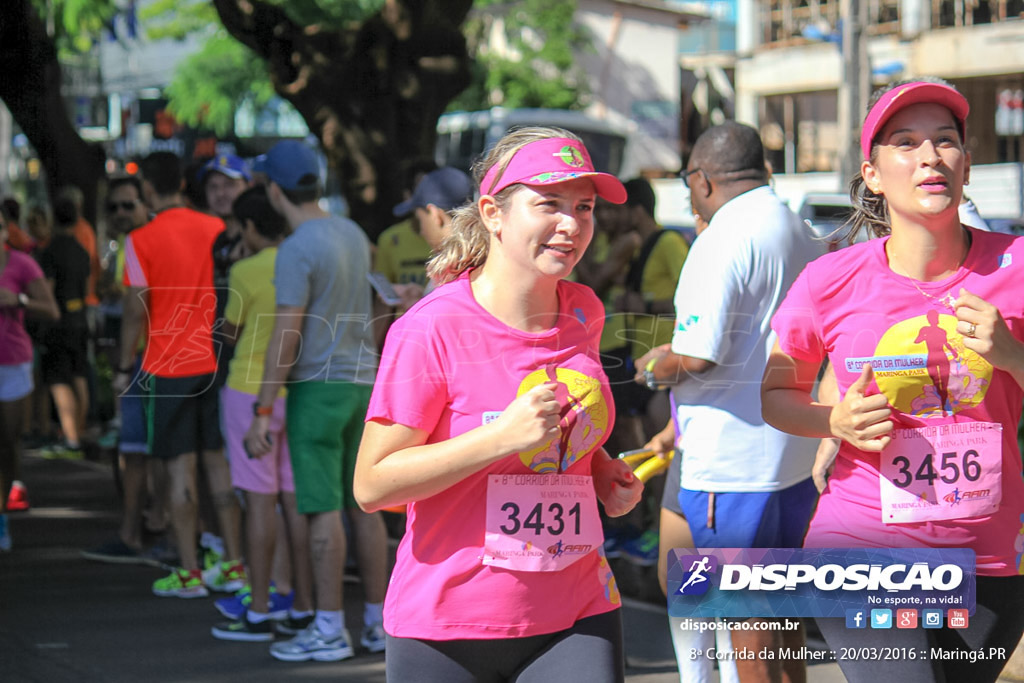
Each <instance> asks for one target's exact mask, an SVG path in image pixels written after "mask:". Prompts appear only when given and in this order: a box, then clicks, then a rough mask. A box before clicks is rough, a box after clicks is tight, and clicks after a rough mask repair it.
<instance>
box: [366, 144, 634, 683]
mask: <svg viewBox="0 0 1024 683" xmlns="http://www.w3.org/2000/svg"><path fill="white" fill-rule="evenodd" d="M476 178H477V180H478V182H480V198H479V199H478V200H477V201H476V202H473V203H470V204H468V205H466V206H464V207H462V208H461V209H458V210H457V211H456V214H455V218H454V221H453V224H452V227H451V235H450V236H449V237H448V238H446V240H445V241H444V243H443V244H442V246H441V248H440V250H439V253H438V254H437V255H436V256H435V258H434V260H433V261H432V262H431V264H430V266H429V271H430V274H431V276H432V277H433V279H434V280H435V281H436V282H438V284H439V285H440V286H438V287H437V288H436V289H435V290H434V291H433V292H431V293H430V294H429V295H427V296H426V297H425V298H423V299H422V300H421V301H419V302H418V303H417V304H416V305H415V306H413V308H411V309H410V310H409V312H407V313H406V314H405V315H403V316H402V317H401V318H400V319H399V320H398V322H396V323H395V325H394V326H393V327H392V328H391V330H390V331H389V333H388V337H387V341H386V343H385V345H384V351H383V355H382V358H381V362H380V370H379V372H378V375H377V382H376V384H375V387H374V392H373V397H372V399H371V401H370V408H369V412H368V414H367V418H366V419H367V421H366V427H365V431H364V433H363V441H362V446H361V448H360V451H359V458H358V461H357V464H356V473H355V485H354V488H355V495H356V498H357V499H358V500H359V503H360V505H361V506H362V507H363V509H365V510H367V511H371V510H379V509H381V508H384V507H388V506H392V505H402V504H409V507H408V525H407V530H406V534H405V536H404V537H403V539H402V542H401V545H400V546H399V549H398V556H397V560H396V566H395V570H394V574H393V576H392V578H391V582H390V584H389V587H388V593H387V598H386V600H385V606H384V628H385V631H387V633H388V639H387V653H388V654H387V670H388V678H389V680H395V681H404V680H417V681H446V682H448V681H504V680H511V679H513V678H516V679H517V680H559V679H561V680H588V681H592V682H595V683H596V682H599V681H608V682H611V681H621V680H623V678H624V658H623V651H622V625H621V621H620V617H619V613H618V607H619V604H620V599H619V594H618V590H617V589H616V587H615V579H614V577H613V576H612V573H611V571H610V569H609V567H608V562H607V560H606V558H605V557H604V553H603V549H602V542H603V536H602V534H601V525H600V520H599V518H598V513H597V501H598V500H600V501H601V503H602V504H603V505H604V507H605V510H606V512H607V513H608V514H610V515H613V516H614V515H621V514H625V513H626V512H627V511H629V510H630V509H632V507H633V506H634V505H635V504H636V503H637V501H638V500H639V499H640V494H641V491H642V488H643V485H642V484H641V483H640V482H639V481H638V480H637V479H635V478H634V477H633V476H632V473H631V472H630V471H629V468H628V467H627V466H626V465H625V464H623V463H621V462H619V461H617V460H613V459H611V458H610V457H609V456H608V454H607V453H606V452H605V451H604V449H603V448H601V444H602V443H604V441H605V439H607V436H608V433H609V432H610V430H611V427H612V423H613V419H614V415H613V412H612V411H613V406H612V402H611V395H610V392H609V388H608V382H607V379H606V377H605V375H604V373H603V371H602V369H601V362H600V357H599V355H598V343H599V341H600V337H601V328H602V325H603V323H604V309H603V307H602V305H601V302H600V301H599V300H598V299H597V297H596V296H595V295H594V293H593V292H592V291H591V290H590V289H588V288H586V287H584V286H582V285H579V284H575V283H572V282H568V281H566V280H565V279H564V278H565V277H566V276H568V275H569V273H570V272H571V271H572V269H573V267H574V266H575V265H576V263H577V262H578V261H579V259H580V257H581V256H582V255H583V252H584V250H585V249H586V248H587V245H588V244H589V243H590V240H591V238H592V236H593V232H594V222H593V210H594V202H595V201H596V196H597V195H600V196H601V197H604V198H605V199H608V200H609V201H612V202H615V203H621V202H622V201H623V200H624V199H625V190H624V189H623V187H622V184H621V183H620V182H619V181H618V180H617V179H615V178H614V177H613V176H610V175H607V174H604V173H598V172H596V171H595V170H594V167H593V164H592V163H591V161H590V155H589V154H588V153H587V150H586V148H585V147H584V146H583V144H582V142H581V141H580V140H579V139H578V138H577V137H576V136H575V135H573V134H571V133H569V132H567V131H563V130H560V129H553V128H527V129H521V130H518V131H515V132H512V133H509V134H508V135H506V136H505V137H504V138H503V139H502V140H501V141H500V142H499V143H498V144H497V145H496V146H495V147H494V148H493V150H492V151H491V152H490V153H489V154H488V156H487V157H486V158H485V159H484V160H483V161H482V163H481V164H480V165H479V167H478V168H477V172H476Z"/></svg>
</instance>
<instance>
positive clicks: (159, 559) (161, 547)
mask: <svg viewBox="0 0 1024 683" xmlns="http://www.w3.org/2000/svg"><path fill="white" fill-rule="evenodd" d="M139 560H140V561H141V562H142V564H148V565H150V566H151V567H159V568H160V569H166V570H168V571H172V570H173V569H174V568H175V567H177V566H178V564H179V563H180V562H181V560H180V559H178V551H177V550H175V549H174V545H173V544H172V543H171V541H170V539H168V538H167V537H166V536H165V537H164V538H161V539H160V540H158V541H157V542H156V543H154V544H153V545H151V546H150V547H148V548H146V549H145V550H143V551H142V553H141V554H140V555H139Z"/></svg>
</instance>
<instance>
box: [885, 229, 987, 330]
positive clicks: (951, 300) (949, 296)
mask: <svg viewBox="0 0 1024 683" xmlns="http://www.w3.org/2000/svg"><path fill="white" fill-rule="evenodd" d="M964 238H965V239H964V250H963V255H962V256H961V257H960V259H959V260H958V261H957V266H956V269H959V268H960V266H962V265H963V263H964V261H966V260H967V253H968V252H969V251H970V249H971V233H970V232H967V231H966V230H965V231H964ZM889 259H890V260H891V261H892V262H893V263H894V264H896V265H897V266H899V269H900V270H902V271H903V275H904V277H906V278H907V280H909V281H910V284H912V285H913V286H914V289H916V290H917V291H918V293H920V294H921V296H923V297H925V298H926V299H931V300H932V301H935V302H937V303H939V304H941V305H942V306H944V307H946V308H948V309H949V310H950V311H952V312H953V314H954V315H955V314H956V297H955V296H953V292H952V291H948V292H946V295H945V296H942V297H938V296H935V295H933V294H929V293H928V292H926V291H924V290H923V289H921V287H920V286H919V285H918V284H917V280H915V279H914V278H913V277H911V276H910V274H909V273H910V271H909V270H907V269H906V268H904V267H903V264H902V263H900V261H899V259H898V258H896V252H895V250H894V251H892V252H891V253H890V254H889ZM954 270H955V269H954Z"/></svg>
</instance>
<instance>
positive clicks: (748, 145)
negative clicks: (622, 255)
mask: <svg viewBox="0 0 1024 683" xmlns="http://www.w3.org/2000/svg"><path fill="white" fill-rule="evenodd" d="M682 177H683V182H685V183H686V184H687V186H688V187H689V188H690V202H691V205H692V208H693V211H694V214H695V216H696V217H697V218H699V220H698V224H702V223H706V224H707V228H706V229H704V230H702V231H701V233H700V234H699V236H698V238H697V240H696V241H695V242H694V244H693V246H692V247H691V249H690V255H689V257H688V258H687V259H686V263H685V264H684V266H683V270H682V273H681V275H680V278H679V285H678V287H677V289H676V295H675V308H676V327H675V331H674V333H673V336H672V343H671V344H666V345H663V346H660V347H658V348H656V349H654V350H652V351H651V352H650V353H648V354H647V355H645V356H644V357H643V358H642V359H641V360H640V362H638V363H637V367H638V369H639V372H638V376H637V380H638V381H644V382H647V383H648V384H658V385H662V386H665V385H668V386H671V387H672V397H673V399H674V403H675V406H676V415H675V425H673V424H671V423H670V424H669V425H668V426H667V427H666V429H665V430H664V431H662V433H661V434H659V436H658V437H655V439H654V440H652V444H655V443H656V442H664V443H662V445H661V450H670V449H671V447H672V444H673V442H675V443H676V447H677V448H678V449H679V451H680V453H681V458H682V463H681V478H680V485H681V489H680V492H679V498H678V503H679V510H681V512H682V514H683V515H684V516H685V520H686V522H688V523H689V528H690V532H691V533H692V536H693V543H694V545H695V547H704V548H715V547H717V548H756V547H761V548H774V547H800V546H801V544H802V541H803V535H804V532H805V531H806V528H807V523H808V521H809V520H810V517H811V512H812V510H813V507H814V501H815V500H816V498H817V491H816V489H815V487H814V484H813V482H812V480H811V466H812V464H813V461H814V452H815V449H816V447H817V441H812V440H810V439H803V438H799V437H794V436H791V435H789V434H784V433H782V432H780V431H778V430H776V429H774V428H772V427H770V426H768V425H766V424H765V423H764V420H763V419H762V418H761V401H760V384H761V375H762V373H763V372H764V366H765V362H766V360H767V357H768V353H769V352H770V351H771V348H772V345H773V343H774V340H775V334H774V333H773V332H772V330H771V327H770V325H769V322H770V320H771V317H772V314H773V313H774V312H775V309H776V307H777V306H778V305H779V303H780V302H781V301H782V298H783V297H784V296H785V294H786V292H787V291H788V290H789V287H790V285H791V284H792V283H793V280H794V279H795V278H796V276H797V274H799V273H800V271H801V270H802V269H803V267H804V266H805V265H806V264H807V263H808V262H809V261H811V260H813V259H814V258H817V257H818V256H820V255H822V254H823V253H824V245H823V244H822V243H819V242H816V241H815V240H814V238H813V236H812V233H811V232H810V230H809V229H808V228H807V227H806V226H805V225H804V223H803V222H802V221H801V220H800V219H799V218H798V217H797V216H796V214H794V213H793V212H792V211H790V210H789V208H787V207H786V205H785V204H783V202H782V201H781V200H780V199H779V198H778V197H777V196H776V195H775V192H774V191H773V190H772V189H771V187H769V185H768V176H767V172H766V168H765V163H764V149H763V147H762V145H761V140H760V137H759V136H758V134H757V131H755V130H754V129H753V128H750V127H749V126H745V125H742V124H739V123H735V122H727V123H725V124H722V125H720V126H715V127H713V128H710V129H709V130H707V131H706V132H705V133H704V134H703V135H701V136H700V138H698V140H697V142H696V144H695V145H694V148H693V152H692V154H691V156H690V160H689V164H688V165H687V170H686V171H685V172H684V173H683V174H682ZM676 429H678V432H679V435H678V441H676V433H675V431H676ZM663 519H664V516H663ZM797 634H799V636H798V637H799V638H800V640H802V637H803V635H802V632H789V633H787V634H786V635H785V636H783V635H782V633H780V632H778V631H768V630H765V631H754V630H751V631H745V630H744V631H741V630H734V631H733V632H732V637H733V646H734V647H735V648H736V649H738V650H739V649H744V648H747V649H753V650H754V651H756V652H760V651H761V649H762V648H763V647H768V648H778V647H780V646H782V645H783V644H784V643H783V639H784V638H785V645H787V646H790V647H799V645H800V642H796V643H792V642H790V640H789V637H790V635H797ZM791 665H792V666H795V667H798V668H801V667H802V666H803V663H802V662H799V661H797V662H792V661H790V662H789V663H788V664H782V663H780V662H779V660H778V658H776V659H775V660H774V661H760V660H753V661H750V660H744V661H737V669H738V671H739V674H740V677H741V680H743V681H744V682H746V681H749V680H774V679H770V678H769V676H770V675H772V676H774V675H778V674H780V673H781V669H780V667H783V666H784V667H786V668H787V670H788V668H789V667H790V666H791ZM772 667H774V668H775V669H776V671H775V672H772V671H771V670H770V669H771V668H772Z"/></svg>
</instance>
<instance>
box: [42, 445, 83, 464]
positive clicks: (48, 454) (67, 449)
mask: <svg viewBox="0 0 1024 683" xmlns="http://www.w3.org/2000/svg"><path fill="white" fill-rule="evenodd" d="M40 455H42V456H43V457H44V458H47V459H49V460H82V459H83V458H85V451H83V450H82V446H81V444H75V445H74V446H72V445H71V444H69V443H68V442H67V441H61V442H60V443H55V444H53V445H52V446H47V447H46V448H44V449H43V450H42V452H41V453H40Z"/></svg>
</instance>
